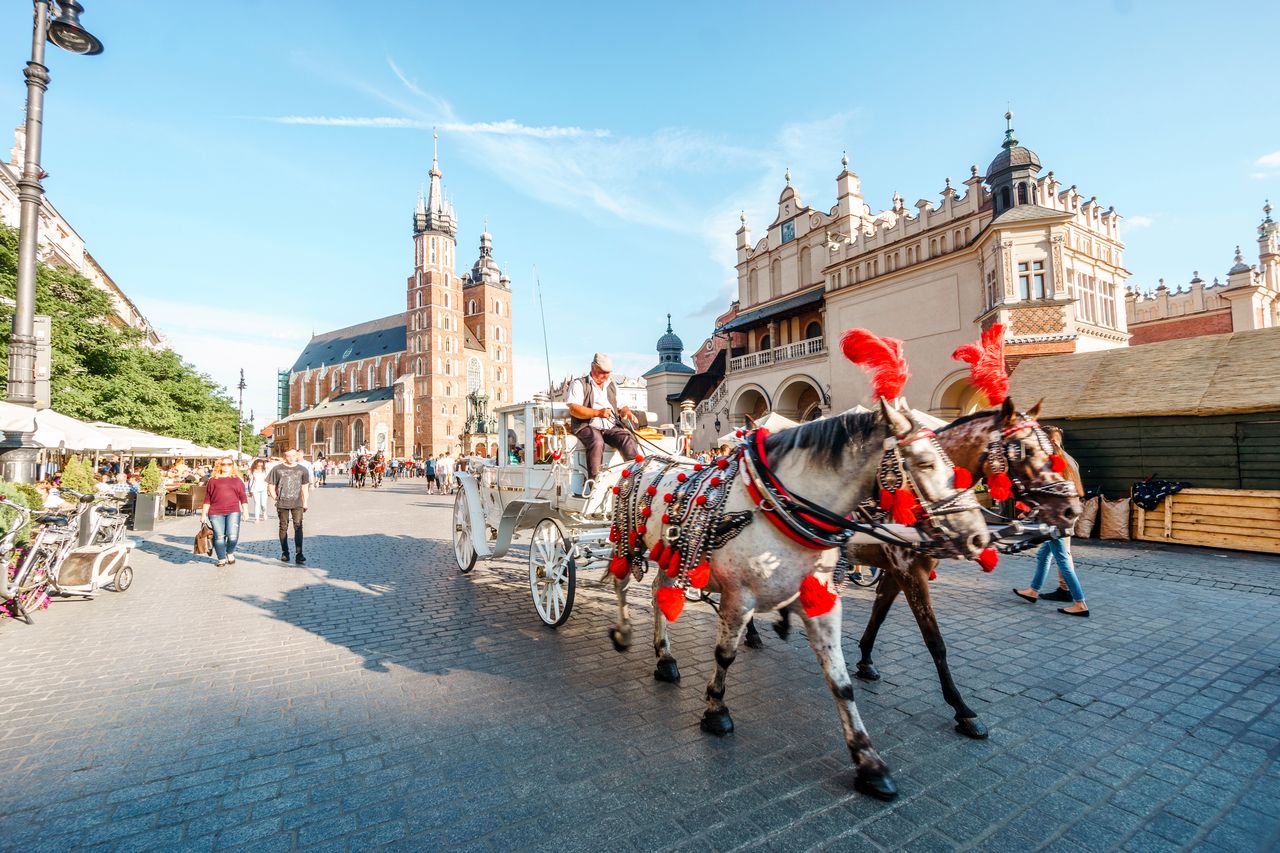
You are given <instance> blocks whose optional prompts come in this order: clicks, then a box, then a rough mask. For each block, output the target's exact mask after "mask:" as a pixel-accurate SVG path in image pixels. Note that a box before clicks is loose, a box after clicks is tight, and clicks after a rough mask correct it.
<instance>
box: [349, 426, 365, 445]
mask: <svg viewBox="0 0 1280 853" xmlns="http://www.w3.org/2000/svg"><path fill="white" fill-rule="evenodd" d="M363 446H364V421H360V420H357V421H354V422H352V424H351V449H352V450H355V449H356V448H357V447H363Z"/></svg>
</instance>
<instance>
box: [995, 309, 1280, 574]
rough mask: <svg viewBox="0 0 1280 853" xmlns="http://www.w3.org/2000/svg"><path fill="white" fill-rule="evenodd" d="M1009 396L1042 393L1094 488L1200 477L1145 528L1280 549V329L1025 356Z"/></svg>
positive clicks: (1157, 535)
mask: <svg viewBox="0 0 1280 853" xmlns="http://www.w3.org/2000/svg"><path fill="white" fill-rule="evenodd" d="M1010 395H1011V396H1012V397H1013V399H1014V400H1016V401H1017V402H1018V403H1019V404H1020V405H1021V406H1023V407H1027V406H1030V404H1031V403H1032V402H1034V401H1035V400H1036V399H1039V398H1041V397H1043V398H1044V408H1043V411H1042V413H1041V420H1042V421H1043V422H1045V423H1054V424H1056V425H1058V426H1060V427H1062V429H1063V433H1064V437H1065V442H1066V447H1067V451H1068V452H1069V453H1071V454H1072V455H1073V456H1074V457H1075V459H1076V461H1077V462H1078V463H1079V464H1080V473H1081V478H1082V479H1083V480H1084V483H1085V487H1086V488H1087V489H1093V488H1098V487H1100V488H1101V489H1102V492H1103V493H1104V494H1105V495H1107V496H1108V497H1113V498H1114V497H1121V496H1124V495H1126V494H1128V493H1129V491H1130V489H1131V488H1132V486H1133V484H1134V483H1135V482H1138V481H1140V480H1143V479H1145V478H1146V477H1149V476H1155V477H1157V478H1159V479H1162V480H1173V481H1180V482H1189V483H1191V484H1192V487H1193V488H1189V489H1186V490H1184V491H1182V492H1180V493H1178V494H1177V495H1174V496H1173V498H1172V500H1170V499H1166V500H1165V501H1163V502H1162V504H1161V505H1160V506H1158V507H1157V508H1156V509H1155V510H1153V511H1151V512H1143V511H1142V510H1140V509H1138V508H1136V507H1135V508H1134V515H1133V519H1132V528H1131V529H1132V531H1133V534H1134V535H1135V536H1136V538H1139V539H1144V540H1149V541H1158V542H1180V543H1185V544H1193V545H1212V546H1215V547H1225V548H1237V549H1241V550H1249V551H1266V552H1272V553H1280V328H1270V329H1255V330H1252V331H1247V332H1235V333H1230V334H1223V335H1204V336H1201V337H1196V338H1189V339H1186V340H1180V341H1164V342H1161V343H1153V344H1144V345H1142V346H1136V347H1126V348H1119V349H1112V350H1104V351H1102V352H1092V353H1076V354H1073V355H1063V356H1045V357H1040V358H1031V359H1026V360H1024V361H1023V362H1021V363H1020V364H1019V365H1018V367H1017V369H1016V370H1015V371H1014V373H1013V376H1012V379H1011V382H1010Z"/></svg>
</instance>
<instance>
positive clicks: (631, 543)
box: [627, 530, 638, 551]
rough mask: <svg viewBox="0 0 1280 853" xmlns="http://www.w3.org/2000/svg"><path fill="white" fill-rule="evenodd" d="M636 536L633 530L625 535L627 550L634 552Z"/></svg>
mask: <svg viewBox="0 0 1280 853" xmlns="http://www.w3.org/2000/svg"><path fill="white" fill-rule="evenodd" d="M637 537H638V534H637V533H636V532H635V531H634V530H633V531H631V532H630V533H628V534H627V548H628V549H630V550H632V551H634V550H635V549H636V539H637Z"/></svg>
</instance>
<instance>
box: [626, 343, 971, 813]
mask: <svg viewBox="0 0 1280 853" xmlns="http://www.w3.org/2000/svg"><path fill="white" fill-rule="evenodd" d="M905 375H906V374H905V365H903V371H902V381H904V382H905ZM892 396H894V397H896V394H892ZM754 438H756V436H748V441H751V440H752V439H754ZM760 438H761V439H762V440H760V441H759V443H758V444H756V445H755V447H757V448H758V451H757V453H756V455H755V457H754V458H753V456H752V454H749V453H748V454H744V455H742V456H740V457H739V458H738V459H735V460H732V461H730V462H728V463H727V464H726V465H725V468H723V469H721V471H720V473H721V475H723V479H724V480H725V482H724V483H721V484H718V487H719V488H721V489H727V492H725V493H723V494H720V495H717V494H715V493H714V488H716V487H717V483H716V482H715V480H716V479H717V478H716V473H715V470H714V469H713V470H712V471H704V472H692V469H690V468H688V467H685V466H674V465H672V464H670V463H663V462H661V461H660V460H651V461H650V462H649V463H647V464H646V463H643V462H642V463H640V464H638V465H636V466H634V467H633V469H631V471H630V474H631V477H630V483H629V484H627V485H624V488H623V491H622V492H621V496H620V497H619V499H618V500H617V501H616V502H615V537H617V538H618V550H619V553H622V554H623V555H624V557H615V560H614V566H613V571H614V574H615V576H616V577H617V580H616V589H617V593H618V622H617V625H616V626H615V627H614V628H613V629H611V631H610V638H611V639H612V641H613V644H614V647H615V648H616V649H618V650H619V651H623V650H625V649H626V648H627V647H629V645H630V639H631V627H630V619H629V614H628V610H627V587H628V585H629V583H630V580H631V577H632V574H633V573H638V572H639V571H640V569H641V567H642V566H644V565H645V563H644V556H645V554H652V553H654V552H657V553H661V552H662V551H664V550H665V549H666V548H667V545H666V544H663V545H662V546H659V542H660V541H662V540H661V537H662V536H663V533H664V529H665V530H667V532H668V538H669V539H670V535H669V534H670V527H671V525H672V524H679V523H681V522H682V521H683V522H685V523H687V524H692V523H695V522H694V519H696V518H697V513H696V511H694V512H688V511H686V512H685V514H683V515H680V517H674V516H673V517H670V518H667V517H665V513H664V522H666V523H664V524H658V523H656V522H657V519H656V518H655V517H654V516H655V515H656V514H657V513H658V512H660V511H663V510H665V509H666V508H667V507H671V508H672V510H673V511H675V512H676V513H677V515H679V511H680V508H681V506H682V504H681V498H680V497H679V492H680V490H684V492H685V493H686V495H687V498H689V499H693V496H692V495H691V494H689V492H691V491H698V489H691V486H694V485H695V482H691V481H697V482H701V485H700V486H699V487H698V488H699V489H701V493H702V494H708V493H710V501H711V502H712V503H716V504H717V505H718V507H719V509H720V512H721V515H720V525H721V529H722V531H723V533H722V534H721V535H720V536H718V537H713V541H712V543H710V544H704V545H703V547H702V553H699V554H694V555H692V559H693V560H695V561H697V567H696V569H695V571H693V572H692V573H691V572H690V571H689V563H690V557H685V558H684V568H683V569H682V570H681V571H680V572H678V573H673V574H675V577H672V576H669V575H668V572H667V571H658V572H656V575H657V577H656V578H655V580H654V589H653V593H654V601H655V607H654V635H653V646H654V653H655V654H656V655H657V658H658V664H657V669H656V670H655V672H654V677H655V678H657V679H659V680H662V681H668V682H675V681H678V680H679V678H680V673H679V669H678V667H677V665H676V660H675V657H674V656H673V655H672V654H671V648H670V643H669V641H668V636H667V616H666V615H664V613H663V607H664V606H665V607H666V608H667V609H668V611H672V610H674V613H675V615H678V607H679V606H678V605H675V602H674V599H675V596H676V595H677V594H678V595H679V597H680V600H681V602H682V601H683V590H682V589H679V588H678V587H677V586H676V585H677V584H680V583H683V582H688V581H689V579H690V578H691V577H692V578H693V580H692V585H694V586H703V585H705V589H706V590H707V591H709V592H718V593H719V594H720V616H719V625H718V629H717V635H716V647H715V660H716V668H715V673H714V674H713V675H712V677H711V680H710V682H709V683H708V684H707V690H706V699H707V708H706V711H705V713H704V714H703V717H702V729H703V731H706V732H708V733H710V734H715V735H724V734H728V733H729V732H731V731H733V720H732V718H731V717H730V715H729V709H728V707H727V706H726V705H725V703H724V695H725V675H726V673H727V671H728V669H729V666H730V664H732V663H733V660H734V657H735V656H736V654H737V650H738V644H739V642H740V641H741V639H742V634H743V631H744V629H745V627H746V625H747V623H748V621H749V620H750V618H751V616H752V614H753V613H755V612H756V611H757V610H760V611H769V610H773V609H776V608H780V607H786V606H788V605H789V604H791V603H792V602H794V601H796V600H797V599H799V600H800V603H801V604H802V605H805V606H804V608H803V609H802V610H803V618H804V623H805V632H806V634H807V635H808V638H809V643H810V645H811V646H812V647H813V650H814V653H815V654H816V655H817V657H818V662H819V663H820V664H821V666H822V670H823V673H824V675H825V677H826V681H827V685H828V687H829V688H830V689H831V692H832V694H833V695H834V697H835V702H836V710H837V713H838V714H839V717H840V722H841V725H842V727H843V729H844V738H845V743H846V744H847V745H848V748H849V752H850V754H851V756H852V758H853V762H854V764H855V766H856V767H857V777H856V781H855V787H856V788H857V789H858V790H860V791H862V792H864V793H867V794H871V795H873V796H876V797H879V798H881V799H892V798H893V797H894V796H896V794H897V788H896V786H895V785H894V782H893V779H892V777H891V776H890V774H889V770H888V768H887V767H886V766H885V763H884V762H883V761H882V760H881V758H880V756H879V755H878V754H876V751H875V749H874V748H873V747H872V745H871V739H870V737H869V736H868V734H867V730H866V727H865V726H864V725H863V722H862V718H861V717H860V716H859V714H858V708H857V705H856V704H855V702H854V697H853V683H852V681H851V679H850V677H849V673H848V671H847V670H846V668H845V659H844V653H843V651H842V650H841V646H840V628H841V607H840V597H839V596H838V595H832V594H831V592H830V590H829V588H828V584H829V583H830V581H831V579H832V575H833V570H834V568H835V563H836V557H837V551H836V549H835V548H834V547H832V546H831V545H830V544H827V543H824V537H829V535H830V534H832V533H833V531H835V530H837V529H838V527H839V523H840V522H841V521H842V520H843V519H846V518H848V517H850V516H851V515H852V514H853V513H854V511H855V509H856V508H857V507H858V505H859V504H860V503H862V502H863V501H864V500H867V499H868V498H873V497H874V496H875V493H876V486H877V481H878V479H879V480H880V482H881V485H883V483H884V471H882V464H886V465H887V467H886V468H885V470H886V471H891V474H890V476H891V477H896V478H897V480H896V482H897V483H898V484H899V486H900V487H901V488H902V489H910V492H909V493H908V494H906V495H905V496H904V497H906V498H907V499H908V501H907V502H908V503H911V504H912V505H913V508H914V513H915V515H916V516H917V521H916V524H917V525H918V527H919V529H920V531H921V533H922V539H923V540H925V541H926V542H927V543H929V545H930V546H931V550H932V552H933V553H937V554H950V555H954V556H966V557H972V556H975V555H976V554H978V553H979V552H980V551H981V550H982V549H983V548H984V547H985V546H986V545H987V542H988V539H989V536H988V533H987V527H986V524H985V522H984V521H983V518H982V515H981V512H980V510H979V508H978V505H977V503H976V501H974V500H973V498H972V495H971V494H970V493H969V492H968V491H966V490H957V489H956V488H955V486H954V480H953V471H952V468H951V464H950V461H949V460H948V459H947V457H946V455H945V454H944V453H943V452H942V450H941V448H939V446H938V444H937V443H936V442H935V441H934V440H933V438H932V433H930V432H929V431H928V430H925V429H922V428H921V427H920V426H919V425H918V424H916V423H915V421H914V420H912V418H911V417H910V415H909V414H908V413H906V412H903V411H899V410H898V409H896V408H894V407H893V406H891V405H889V404H888V403H886V402H885V400H884V399H883V398H882V399H881V401H880V406H879V407H878V409H877V410H876V411H873V412H870V413H855V412H852V411H850V412H845V413H843V414H839V415H834V416H831V417H828V418H824V419H822V420H818V421H813V422H811V423H807V424H804V425H802V426H798V427H795V428H792V429H788V430H785V431H783V432H781V433H778V434H777V435H773V436H768V437H767V438H763V436H760ZM886 460H887V462H886ZM721 464H725V463H721ZM738 465H741V467H742V470H741V471H740V472H739V473H737V475H736V476H734V473H735V470H736V469H737V466H738ZM761 469H763V470H761ZM709 475H710V476H709ZM878 475H880V476H879V477H878ZM766 481H767V482H766ZM749 482H750V483H751V485H748V483H749ZM770 483H772V485H773V486H774V487H776V488H775V489H774V490H770V489H768V488H766V486H768V485H769V484H770ZM788 489H790V490H791V492H790V496H791V497H793V498H795V499H796V501H795V502H790V501H788V500H787V492H788ZM673 493H674V496H675V497H674V505H673V503H672V501H667V500H665V499H666V498H668V497H672V496H673ZM753 493H754V494H753ZM658 495H661V496H663V499H662V500H660V499H659V498H658V497H657V496H658ZM628 496H631V497H630V500H631V504H630V506H632V508H633V509H634V507H635V506H636V502H637V501H640V502H643V501H645V500H646V499H647V500H648V501H650V502H652V505H653V506H652V509H651V510H650V512H649V513H644V511H643V510H644V507H641V509H640V511H639V512H638V513H633V516H643V518H638V519H637V518H636V517H628V516H627V513H628V509H627V508H626V507H627V504H628ZM641 496H643V497H641ZM801 496H803V497H801ZM805 499H807V501H806V500H805ZM695 500H696V499H695ZM721 501H722V503H720V502H721ZM780 510H781V511H780ZM822 510H826V513H823V512H822ZM907 514H908V515H911V512H910V510H908V512H907ZM783 515H790V516H791V517H793V518H800V520H801V524H800V528H801V532H800V533H799V534H796V530H795V529H790V532H788V529H785V523H783V522H781V519H780V517H781V516H783ZM620 519H621V522H622V523H621V524H620V523H619V520H620ZM806 520H807V521H808V525H807V527H806V524H805V521H806ZM646 522H648V523H646ZM806 529H808V530H810V531H812V532H813V537H812V538H811V540H810V541H809V542H807V543H805V542H804V539H805V532H804V531H805V530H806ZM632 531H635V532H636V535H635V538H634V539H631V538H630V536H631V533H632ZM729 535H731V536H732V538H727V541H723V540H724V539H725V538H726V537H727V536H729ZM678 543H679V540H673V544H678ZM695 547H696V546H695ZM619 560H622V562H621V563H620V562H619ZM660 565H662V564H661V563H660ZM664 568H665V566H664ZM707 568H709V576H708V574H707V572H706V569H707ZM619 569H621V571H619ZM698 569H700V570H702V571H701V576H700V577H699V571H698ZM811 576H812V577H811ZM824 608H827V609H825V612H824ZM797 609H801V608H797Z"/></svg>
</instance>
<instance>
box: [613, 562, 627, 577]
mask: <svg viewBox="0 0 1280 853" xmlns="http://www.w3.org/2000/svg"><path fill="white" fill-rule="evenodd" d="M609 573H610V574H612V575H613V576H614V577H615V578H617V579H618V580H622V579H623V578H625V577H626V576H627V558H626V557H614V558H613V559H612V560H610V561H609Z"/></svg>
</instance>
